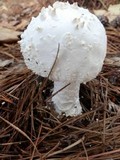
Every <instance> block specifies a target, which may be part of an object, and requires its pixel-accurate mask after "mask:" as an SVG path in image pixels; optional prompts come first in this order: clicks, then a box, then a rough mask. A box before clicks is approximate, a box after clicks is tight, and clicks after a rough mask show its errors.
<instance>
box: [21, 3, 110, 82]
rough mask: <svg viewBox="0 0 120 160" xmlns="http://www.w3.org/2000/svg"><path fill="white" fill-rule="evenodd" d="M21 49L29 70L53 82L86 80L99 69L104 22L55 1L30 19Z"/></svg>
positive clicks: (23, 35)
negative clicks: (48, 77)
mask: <svg viewBox="0 0 120 160" xmlns="http://www.w3.org/2000/svg"><path fill="white" fill-rule="evenodd" d="M21 38H22V40H21V41H20V45H21V51H22V54H23V57H24V60H25V63H26V65H27V67H28V68H29V69H31V70H32V71H33V72H35V73H36V74H38V75H41V76H43V77H47V76H48V74H49V72H50V70H51V68H52V65H53V63H54V61H55V58H56V54H57V49H58V44H60V50H59V53H58V57H57V61H56V64H55V66H54V68H53V71H52V73H51V75H50V79H51V80H53V81H61V82H73V81H79V82H87V81H89V80H91V79H93V78H95V77H96V76H97V74H98V73H99V72H100V71H101V68H102V65H103V61H104V58H105V55H106V46H107V45H106V44H107V38H106V33H105V29H104V27H103V25H102V24H101V22H100V21H99V20H98V18H97V17H96V16H95V15H93V14H92V13H90V12H89V11H88V10H87V9H84V8H80V7H78V6H77V4H76V3H74V4H72V5H70V4H69V3H68V2H55V3H54V4H53V7H51V6H49V7H48V8H43V9H42V10H41V12H40V14H39V15H38V16H37V17H36V18H32V20H31V22H30V24H29V25H28V27H27V29H26V30H25V31H24V33H23V34H22V36H21Z"/></svg>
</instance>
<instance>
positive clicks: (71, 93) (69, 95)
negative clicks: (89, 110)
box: [52, 81, 82, 116]
mask: <svg viewBox="0 0 120 160" xmlns="http://www.w3.org/2000/svg"><path fill="white" fill-rule="evenodd" d="M66 85H67V84H66V83H64V82H59V81H57V82H54V91H53V93H56V92H58V91H59V90H60V89H61V88H63V87H65V86H66ZM79 89H80V84H79V82H72V83H71V84H70V85H68V86H67V87H66V88H64V89H62V90H61V91H60V92H58V93H57V94H56V95H55V96H53V97H52V101H53V103H54V105H55V109H56V111H57V112H58V113H59V114H62V113H65V115H66V116H76V115H79V114H80V113H81V111H82V108H81V105H80V102H79Z"/></svg>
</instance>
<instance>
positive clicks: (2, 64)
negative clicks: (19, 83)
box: [0, 59, 14, 67]
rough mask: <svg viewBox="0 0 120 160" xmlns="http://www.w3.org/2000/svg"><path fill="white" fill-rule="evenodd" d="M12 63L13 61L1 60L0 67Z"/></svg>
mask: <svg viewBox="0 0 120 160" xmlns="http://www.w3.org/2000/svg"><path fill="white" fill-rule="evenodd" d="M13 62H14V61H13V59H10V60H1V59H0V67H6V66H8V65H10V64H12V63H13Z"/></svg>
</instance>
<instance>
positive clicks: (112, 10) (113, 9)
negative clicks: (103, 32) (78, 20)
mask: <svg viewBox="0 0 120 160" xmlns="http://www.w3.org/2000/svg"><path fill="white" fill-rule="evenodd" d="M94 13H95V15H97V16H100V15H104V16H106V17H107V18H108V19H109V22H111V21H112V20H113V19H115V18H116V17H117V16H119V15H120V4H116V5H110V6H109V8H108V11H106V10H102V9H100V10H94Z"/></svg>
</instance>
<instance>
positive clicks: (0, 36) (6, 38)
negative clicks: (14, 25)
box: [0, 27, 21, 43]
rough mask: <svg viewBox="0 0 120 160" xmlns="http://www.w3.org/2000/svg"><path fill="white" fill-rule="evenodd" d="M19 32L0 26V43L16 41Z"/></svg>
mask: <svg viewBox="0 0 120 160" xmlns="http://www.w3.org/2000/svg"><path fill="white" fill-rule="evenodd" d="M20 34H21V32H18V31H15V30H12V29H8V28H3V27H0V43H6V42H16V41H18V40H19V38H18V36H20Z"/></svg>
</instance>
